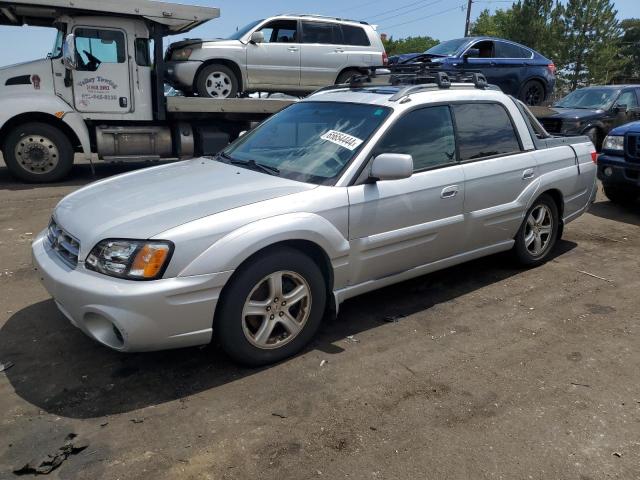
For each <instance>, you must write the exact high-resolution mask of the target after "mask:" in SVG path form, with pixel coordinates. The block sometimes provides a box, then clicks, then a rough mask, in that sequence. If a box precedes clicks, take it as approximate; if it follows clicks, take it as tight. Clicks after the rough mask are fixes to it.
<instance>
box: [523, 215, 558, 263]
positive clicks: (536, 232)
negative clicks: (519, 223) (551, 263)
mask: <svg viewBox="0 0 640 480" xmlns="http://www.w3.org/2000/svg"><path fill="white" fill-rule="evenodd" d="M552 233H553V217H552V213H551V210H550V209H549V207H548V206H546V205H544V204H540V205H537V206H536V207H535V208H534V209H533V210H531V212H530V213H529V216H528V217H527V225H526V227H525V230H524V245H525V247H526V249H527V250H528V251H529V253H530V254H531V255H532V256H534V257H539V256H541V255H542V254H543V253H544V252H546V251H547V249H548V248H549V245H550V244H551V236H552Z"/></svg>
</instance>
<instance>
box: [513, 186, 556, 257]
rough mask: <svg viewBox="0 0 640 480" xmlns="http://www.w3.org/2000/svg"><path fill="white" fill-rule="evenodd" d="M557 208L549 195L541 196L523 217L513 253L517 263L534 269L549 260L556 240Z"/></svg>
mask: <svg viewBox="0 0 640 480" xmlns="http://www.w3.org/2000/svg"><path fill="white" fill-rule="evenodd" d="M558 226H559V220H558V207H557V205H556V202H554V201H553V198H551V197H550V196H549V195H546V194H544V195H541V196H540V197H538V199H537V200H536V201H535V202H534V203H533V205H532V206H531V208H529V210H528V211H527V214H526V215H525V218H524V222H522V225H521V226H520V229H519V230H518V233H517V234H516V238H515V241H516V243H515V245H514V247H513V252H514V254H515V256H516V259H517V260H518V262H519V263H521V264H522V265H524V266H527V267H535V266H538V265H541V264H543V263H544V262H546V261H547V260H548V259H549V256H550V255H551V252H552V251H553V247H554V246H555V244H556V242H557V240H558V232H559V228H558Z"/></svg>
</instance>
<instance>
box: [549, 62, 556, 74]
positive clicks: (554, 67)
mask: <svg viewBox="0 0 640 480" xmlns="http://www.w3.org/2000/svg"><path fill="white" fill-rule="evenodd" d="M547 68H548V69H549V71H550V72H551V75H555V74H556V66H555V64H553V63H550V64H549V65H547Z"/></svg>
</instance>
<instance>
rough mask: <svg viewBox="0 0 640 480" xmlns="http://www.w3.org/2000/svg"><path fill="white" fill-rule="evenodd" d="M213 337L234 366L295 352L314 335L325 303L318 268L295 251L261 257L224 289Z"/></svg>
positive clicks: (269, 360) (283, 250)
mask: <svg viewBox="0 0 640 480" xmlns="http://www.w3.org/2000/svg"><path fill="white" fill-rule="evenodd" d="M221 302H222V303H221V305H220V307H219V308H218V311H217V312H216V318H215V319H214V337H215V338H216V339H217V340H218V342H219V343H220V346H221V347H222V349H223V350H224V351H225V352H226V353H227V354H228V355H229V356H230V357H231V358H232V359H233V360H235V361H236V362H238V363H242V364H244V365H249V366H259V365H266V364H269V363H274V362H277V361H279V360H282V359H284V358H287V357H290V356H292V355H294V354H295V353H297V352H299V351H300V350H301V349H302V348H303V347H304V346H305V345H306V344H307V343H309V341H310V340H311V339H312V338H313V336H314V335H315V333H316V332H317V330H318V328H319V326H320V323H321V321H322V316H323V314H324V311H325V304H326V287H325V281H324V278H323V275H322V272H321V270H320V268H319V267H318V265H317V264H316V263H315V262H314V261H313V260H312V259H310V258H309V257H308V256H306V255H305V254H304V253H302V252H300V251H299V250H296V249H293V248H285V247H283V248H278V249H274V250H270V251H266V252H264V253H263V254H259V255H258V256H256V257H255V259H254V260H250V261H249V262H247V263H246V264H245V265H243V266H241V267H240V268H239V269H238V271H237V272H236V273H235V274H234V276H233V277H232V279H231V281H230V283H229V284H228V285H227V286H226V287H225V290H224V293H223V298H222V299H221Z"/></svg>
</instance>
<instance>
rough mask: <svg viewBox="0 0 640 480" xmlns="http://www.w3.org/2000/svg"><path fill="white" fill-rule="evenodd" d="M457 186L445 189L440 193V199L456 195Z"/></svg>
mask: <svg viewBox="0 0 640 480" xmlns="http://www.w3.org/2000/svg"><path fill="white" fill-rule="evenodd" d="M458 190H459V188H458V185H451V186H450V187H445V188H443V189H442V192H440V198H453V197H455V196H456V195H457V194H458Z"/></svg>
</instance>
